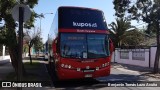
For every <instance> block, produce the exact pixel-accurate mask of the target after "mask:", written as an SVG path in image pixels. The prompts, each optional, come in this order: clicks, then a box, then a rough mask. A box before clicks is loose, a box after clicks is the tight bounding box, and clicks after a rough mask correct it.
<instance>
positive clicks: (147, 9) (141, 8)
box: [114, 0, 160, 73]
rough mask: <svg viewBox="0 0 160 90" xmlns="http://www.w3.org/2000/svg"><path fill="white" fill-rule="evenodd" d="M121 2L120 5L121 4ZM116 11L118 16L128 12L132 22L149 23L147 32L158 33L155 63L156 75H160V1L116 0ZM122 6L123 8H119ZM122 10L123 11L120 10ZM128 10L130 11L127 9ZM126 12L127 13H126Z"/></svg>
mask: <svg viewBox="0 0 160 90" xmlns="http://www.w3.org/2000/svg"><path fill="white" fill-rule="evenodd" d="M119 2H120V3H119ZM114 5H115V10H116V12H118V13H117V14H118V15H122V14H124V13H126V11H128V12H127V13H128V16H127V17H129V18H130V19H132V20H137V21H140V20H142V21H143V22H145V23H147V24H148V25H147V31H148V32H151V31H152V32H153V31H156V33H157V51H156V57H155V63H154V73H158V66H159V57H160V43H159V29H160V28H159V23H160V22H159V20H160V17H159V16H160V0H137V1H136V2H135V3H132V2H130V1H129V0H114ZM119 5H121V6H119ZM121 8H122V10H120V9H121ZM127 8H128V9H127ZM124 11H125V12H124Z"/></svg>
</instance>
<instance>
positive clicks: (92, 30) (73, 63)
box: [48, 7, 113, 80]
mask: <svg viewBox="0 0 160 90" xmlns="http://www.w3.org/2000/svg"><path fill="white" fill-rule="evenodd" d="M48 41H49V65H50V67H54V68H53V72H54V73H55V74H56V75H57V77H58V79H59V80H66V79H82V78H96V77H103V76H108V75H110V61H111V53H112V51H113V44H112V41H111V40H110V39H109V31H108V28H107V24H106V21H105V18H104V14H103V12H102V11H100V10H97V9H91V8H81V7H59V8H58V10H57V13H56V15H55V17H54V20H53V23H52V26H51V29H50V32H49V38H48Z"/></svg>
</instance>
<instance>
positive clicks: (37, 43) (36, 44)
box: [34, 37, 43, 55]
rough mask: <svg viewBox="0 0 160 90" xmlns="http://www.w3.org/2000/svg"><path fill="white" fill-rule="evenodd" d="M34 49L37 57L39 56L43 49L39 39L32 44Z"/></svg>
mask: <svg viewBox="0 0 160 90" xmlns="http://www.w3.org/2000/svg"><path fill="white" fill-rule="evenodd" d="M34 48H35V51H36V52H38V55H39V51H42V49H43V42H42V38H41V37H37V40H36V42H35V44H34Z"/></svg>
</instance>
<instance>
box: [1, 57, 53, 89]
mask: <svg viewBox="0 0 160 90" xmlns="http://www.w3.org/2000/svg"><path fill="white" fill-rule="evenodd" d="M36 61H37V62H39V65H38V67H36V68H33V67H31V68H28V69H26V72H27V75H29V77H30V76H32V75H33V77H35V78H33V77H31V79H30V80H29V81H35V82H36V81H42V83H43V84H44V83H45V87H40V88H22V90H54V87H53V85H52V81H51V79H50V76H49V74H48V71H47V69H46V67H45V63H46V62H45V61H43V60H36ZM25 62H29V60H25ZM10 72H14V69H13V66H12V65H11V63H10V62H9V61H7V60H3V62H0V81H2V80H4V79H5V78H6V76H7V75H8V74H9V73H10ZM51 86H52V87H51ZM0 90H17V88H0Z"/></svg>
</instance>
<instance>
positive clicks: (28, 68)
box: [5, 60, 40, 81]
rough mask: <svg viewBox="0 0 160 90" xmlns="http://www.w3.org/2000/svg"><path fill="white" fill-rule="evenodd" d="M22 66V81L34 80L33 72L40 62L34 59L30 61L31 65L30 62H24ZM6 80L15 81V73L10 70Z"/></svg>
mask: <svg viewBox="0 0 160 90" xmlns="http://www.w3.org/2000/svg"><path fill="white" fill-rule="evenodd" d="M23 64H24V68H25V70H26V75H25V76H24V77H23V80H24V81H31V80H32V81H34V80H37V79H38V78H37V74H36V73H34V70H35V69H38V68H39V66H40V63H39V62H38V61H36V60H33V61H32V65H31V64H30V62H24V63H23ZM5 80H6V81H16V80H17V75H16V73H15V72H10V73H9V74H8V75H7V76H6V78H5Z"/></svg>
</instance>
